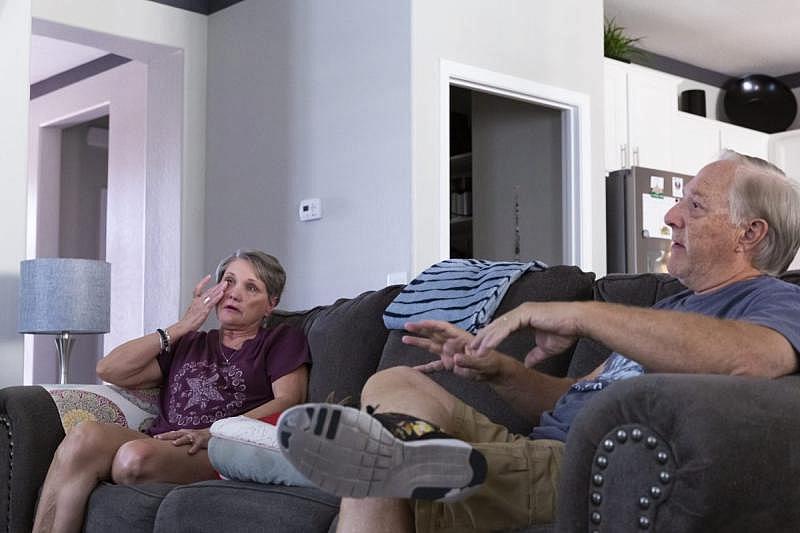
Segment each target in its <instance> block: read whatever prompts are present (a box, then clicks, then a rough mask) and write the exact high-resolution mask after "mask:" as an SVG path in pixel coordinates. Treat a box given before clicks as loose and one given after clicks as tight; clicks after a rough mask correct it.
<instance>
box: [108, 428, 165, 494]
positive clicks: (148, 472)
mask: <svg viewBox="0 0 800 533" xmlns="http://www.w3.org/2000/svg"><path fill="white" fill-rule="evenodd" d="M153 444H154V443H153V442H151V441H150V439H138V440H132V441H129V442H126V443H125V444H123V445H122V446H120V447H119V450H117V453H116V455H115V456H114V461H113V462H112V463H111V479H112V481H114V483H119V484H121V485H133V484H136V483H143V482H146V481H148V480H149V479H150V478H151V477H152V474H153V469H154V467H153V463H154V458H155V456H156V453H157V452H156V448H155V446H153Z"/></svg>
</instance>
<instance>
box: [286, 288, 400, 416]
mask: <svg viewBox="0 0 800 533" xmlns="http://www.w3.org/2000/svg"><path fill="white" fill-rule="evenodd" d="M401 289H402V286H399V285H395V286H391V287H386V288H384V289H381V290H379V291H369V292H365V293H363V294H361V295H359V296H356V297H355V298H351V299H345V298H342V299H339V300H337V301H336V302H334V303H333V304H331V305H328V306H322V307H316V308H314V309H311V310H309V311H302V312H294V313H287V312H276V313H274V314H273V315H272V317H271V321H287V322H289V323H292V324H294V325H296V326H297V327H300V328H302V329H303V331H305V334H306V337H307V338H308V344H309V347H310V349H311V362H312V365H311V376H310V378H309V389H308V400H309V401H311V402H321V401H325V400H329V399H330V400H332V401H341V400H344V399H346V398H349V399H350V400H353V401H357V400H358V398H359V396H360V395H361V387H362V386H363V385H364V382H365V381H366V380H367V378H368V377H369V376H370V375H371V374H373V373H374V372H375V369H376V368H377V366H378V360H379V359H380V354H381V352H382V351H383V345H384V344H385V343H386V336H387V335H388V334H389V331H388V330H387V329H386V328H385V327H384V325H383V318H382V316H383V310H384V309H386V306H387V305H389V302H391V301H392V299H394V297H395V296H396V295H397V294H398V293H399V292H400V290H401Z"/></svg>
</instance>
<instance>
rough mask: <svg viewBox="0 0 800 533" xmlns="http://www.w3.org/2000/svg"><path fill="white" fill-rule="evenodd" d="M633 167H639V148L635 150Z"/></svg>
mask: <svg viewBox="0 0 800 533" xmlns="http://www.w3.org/2000/svg"><path fill="white" fill-rule="evenodd" d="M633 166H635V167H638V166H639V147H638V146H637V147H636V148H634V149H633Z"/></svg>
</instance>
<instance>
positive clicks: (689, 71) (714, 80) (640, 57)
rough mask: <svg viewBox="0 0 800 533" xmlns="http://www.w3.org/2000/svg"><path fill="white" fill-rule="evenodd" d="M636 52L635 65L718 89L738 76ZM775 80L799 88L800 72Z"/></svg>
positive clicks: (633, 59)
mask: <svg viewBox="0 0 800 533" xmlns="http://www.w3.org/2000/svg"><path fill="white" fill-rule="evenodd" d="M637 50H640V51H641V54H635V55H634V57H632V58H631V59H632V62H633V63H636V64H637V65H641V66H643V67H648V68H652V69H655V70H660V71H661V72H666V73H668V74H673V75H675V76H680V77H681V78H687V79H690V80H695V81H699V82H701V83H706V84H708V85H713V86H714V87H719V88H720V89H721V88H723V87H724V85H725V83H726V82H727V81H729V80H731V79H735V78H738V76H730V75H728V74H722V73H721V72H715V71H713V70H707V69H704V68H701V67H697V66H695V65H691V64H689V63H684V62H683V61H678V60H677V59H672V58H671V57H667V56H662V55H659V54H655V53H653V52H649V51H647V50H644V49H637ZM754 74H755V73H754ZM776 78H777V79H778V80H780V81H782V82H783V83H785V84H786V85H787V86H788V87H789V88H790V89H794V88H797V87H800V72H795V73H793V74H785V75H783V76H776Z"/></svg>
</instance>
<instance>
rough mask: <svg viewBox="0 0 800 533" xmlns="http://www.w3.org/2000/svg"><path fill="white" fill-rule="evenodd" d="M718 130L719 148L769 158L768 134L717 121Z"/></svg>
mask: <svg viewBox="0 0 800 533" xmlns="http://www.w3.org/2000/svg"><path fill="white" fill-rule="evenodd" d="M717 124H719V131H720V149H722V150H725V149H729V150H735V151H737V152H739V153H740V154H745V155H751V156H754V157H760V158H761V159H769V134H768V133H764V132H761V131H756V130H751V129H748V128H743V127H741V126H736V125H734V124H728V123H726V122H717Z"/></svg>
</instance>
